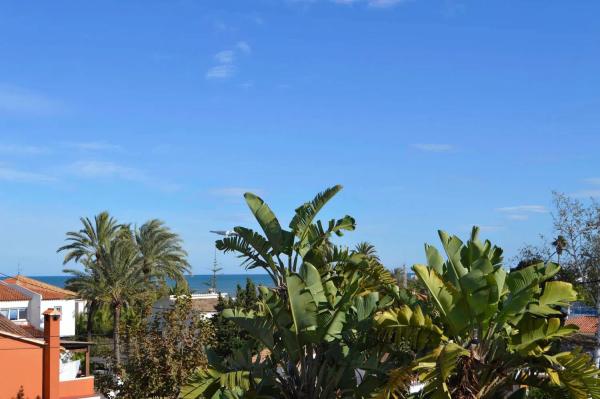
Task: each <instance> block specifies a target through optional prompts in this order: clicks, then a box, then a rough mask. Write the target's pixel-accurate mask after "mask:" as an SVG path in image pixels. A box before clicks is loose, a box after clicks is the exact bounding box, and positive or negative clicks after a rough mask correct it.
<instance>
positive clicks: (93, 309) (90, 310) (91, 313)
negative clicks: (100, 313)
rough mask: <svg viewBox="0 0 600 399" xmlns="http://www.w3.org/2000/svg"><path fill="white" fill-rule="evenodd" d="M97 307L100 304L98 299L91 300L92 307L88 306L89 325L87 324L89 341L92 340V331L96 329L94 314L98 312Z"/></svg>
mask: <svg viewBox="0 0 600 399" xmlns="http://www.w3.org/2000/svg"><path fill="white" fill-rule="evenodd" d="M97 307H98V304H97V303H96V301H91V302H90V307H89V308H88V314H87V326H86V330H87V341H88V342H92V332H93V330H94V314H95V313H96V308H97Z"/></svg>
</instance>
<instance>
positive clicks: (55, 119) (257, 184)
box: [0, 0, 600, 274]
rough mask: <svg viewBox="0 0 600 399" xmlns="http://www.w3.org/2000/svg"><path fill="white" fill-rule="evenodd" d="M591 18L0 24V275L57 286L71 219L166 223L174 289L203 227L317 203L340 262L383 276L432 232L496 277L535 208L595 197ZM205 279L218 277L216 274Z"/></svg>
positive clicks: (36, 12) (290, 14)
mask: <svg viewBox="0 0 600 399" xmlns="http://www.w3.org/2000/svg"><path fill="white" fill-rule="evenodd" d="M599 12H600V4H599V3H598V2H595V1H579V2H576V3H573V2H571V3H568V4H567V3H565V2H558V1H548V2H533V1H531V2H522V1H485V2H482V1H477V2H476V1H453V0H440V1H435V0H433V1H424V0H411V1H409V0H406V1H394V0H356V1H350V0H346V1H326V0H314V1H278V0H264V1H224V0H221V1H191V0H187V1H151V0H144V1H128V2H122V1H103V2H80V1H72V2H71V1H55V2H37V3H36V4H35V6H32V4H25V3H23V2H20V1H5V2H2V3H1V4H0V54H1V62H0V221H1V226H0V272H3V273H9V274H13V273H15V272H16V270H17V265H18V264H20V265H21V270H22V271H23V273H26V274H57V273H59V272H60V271H61V270H62V264H61V259H62V258H61V256H60V255H57V254H56V253H55V251H56V249H57V248H58V247H59V246H60V245H62V243H63V240H64V234H65V232H66V231H68V230H73V229H77V228H79V221H78V218H79V217H80V216H92V215H94V214H95V213H98V212H100V211H102V210H105V209H106V210H109V211H110V212H111V213H113V214H114V215H115V216H116V217H118V218H119V219H120V220H123V221H128V222H134V223H138V224H139V223H142V222H143V221H145V220H147V219H149V218H152V217H157V218H160V219H163V220H165V221H166V222H167V223H168V224H169V225H170V226H171V227H172V228H173V229H174V230H175V231H177V232H178V233H180V234H181V236H182V237H183V238H184V240H185V246H186V248H187V250H188V251H189V253H190V259H191V262H192V264H193V267H194V273H204V272H206V271H207V270H208V268H209V266H210V264H211V261H212V256H213V243H214V236H212V235H211V234H210V233H208V230H210V229H227V228H231V227H233V226H235V225H240V224H242V225H251V226H253V221H252V219H251V218H250V214H249V211H248V210H247V208H246V207H245V204H244V203H243V200H242V197H241V194H242V193H243V192H244V191H247V190H249V191H254V192H257V193H258V194H260V195H261V196H263V197H264V198H265V199H266V200H267V202H269V203H270V204H271V205H272V207H273V208H274V210H275V211H276V213H277V214H278V215H280V219H281V220H282V222H284V223H287V222H288V221H289V218H290V216H291V213H292V211H293V209H294V208H295V207H296V206H297V205H299V204H300V203H301V202H303V201H305V200H308V199H309V198H311V197H312V196H313V195H314V194H315V193H316V192H317V191H319V190H322V189H323V188H325V187H327V186H330V185H333V184H336V183H341V184H343V185H344V187H345V189H344V191H343V192H342V193H341V194H340V195H339V196H338V197H337V198H336V199H335V200H334V201H333V202H332V203H331V205H330V207H329V208H328V209H327V211H326V212H324V214H323V217H324V218H328V217H334V216H336V217H337V216H342V215H343V214H346V213H347V214H350V215H353V216H354V217H356V219H357V223H358V229H357V231H356V232H354V233H351V234H349V235H347V236H346V237H344V238H343V239H342V240H341V242H342V243H346V244H348V245H352V244H354V243H355V242H358V241H361V240H368V241H371V242H372V243H374V244H375V245H376V246H377V247H378V248H379V250H380V253H381V255H382V258H383V260H384V262H385V263H386V264H387V265H388V266H389V267H395V266H399V265H401V264H403V263H407V264H409V265H410V264H413V263H416V262H421V261H422V260H423V243H424V242H433V243H436V242H437V235H436V230H437V229H439V228H442V229H445V230H448V231H451V232H455V233H457V234H460V235H463V236H466V235H467V234H468V231H469V226H471V225H472V224H478V225H481V226H482V228H483V232H484V235H485V236H486V237H489V238H490V239H493V240H494V241H495V242H497V243H498V244H500V245H501V246H503V247H504V248H505V249H506V251H507V255H508V257H510V256H512V255H514V253H515V250H516V249H517V248H518V247H519V246H521V245H522V244H523V243H525V242H537V240H538V234H539V233H546V232H548V231H549V229H550V221H551V218H550V213H549V210H550V207H551V191H552V190H559V191H562V192H565V193H568V194H571V195H574V196H577V197H581V198H587V197H590V196H600V178H599V177H600V170H599V167H600V160H599V158H598V148H600V146H599V145H600V135H599V131H598V128H599V126H600V113H599V112H598V109H600V97H599V96H598V89H599V88H600V74H598V71H599V70H600V49H599V44H598V43H600V42H599V39H600V26H599V25H598V24H597V18H596V17H597V15H598V13H599ZM220 261H221V263H222V264H223V266H224V267H225V272H227V273H236V272H239V271H240V268H239V266H238V263H237V260H236V259H235V258H233V257H231V256H220Z"/></svg>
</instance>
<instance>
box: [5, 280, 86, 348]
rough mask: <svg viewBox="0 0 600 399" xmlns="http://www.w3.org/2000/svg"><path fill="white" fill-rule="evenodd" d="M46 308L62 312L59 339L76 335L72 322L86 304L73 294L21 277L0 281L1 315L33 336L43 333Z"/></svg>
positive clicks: (73, 322) (39, 335)
mask: <svg viewBox="0 0 600 399" xmlns="http://www.w3.org/2000/svg"><path fill="white" fill-rule="evenodd" d="M46 309H56V310H58V311H60V312H61V314H62V317H61V320H60V330H61V336H62V337H70V336H74V335H75V321H76V318H77V316H78V315H79V314H80V313H82V312H84V311H85V310H84V309H85V301H84V300H81V299H79V298H78V296H77V294H76V293H75V292H72V291H69V290H65V289H63V288H60V287H56V286H54V285H51V284H47V283H44V282H42V281H39V280H35V279H32V278H29V277H25V276H21V275H17V276H16V277H10V278H7V279H4V280H0V315H2V316H4V317H6V318H7V319H9V320H10V321H12V322H14V324H17V325H19V326H21V327H22V328H24V329H25V330H27V331H29V332H30V333H31V335H33V336H35V337H41V336H42V334H43V333H42V331H43V329H44V317H43V312H44V310H46Z"/></svg>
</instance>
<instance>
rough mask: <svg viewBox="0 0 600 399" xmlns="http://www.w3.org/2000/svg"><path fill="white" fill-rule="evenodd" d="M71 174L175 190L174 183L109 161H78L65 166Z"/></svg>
mask: <svg viewBox="0 0 600 399" xmlns="http://www.w3.org/2000/svg"><path fill="white" fill-rule="evenodd" d="M67 172H68V173H69V174H71V175H74V176H77V177H80V178H86V179H120V180H125V181H131V182H137V183H141V184H144V185H147V186H151V187H154V188H158V189H160V190H162V191H176V190H178V189H179V186H178V185H176V184H172V183H168V182H164V181H160V180H158V179H156V178H154V177H152V176H150V175H148V174H147V173H146V172H144V171H142V170H140V169H136V168H131V167H128V166H124V165H121V164H118V163H116V162H111V161H78V162H75V163H72V164H71V165H69V166H68V167H67Z"/></svg>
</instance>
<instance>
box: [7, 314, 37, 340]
mask: <svg viewBox="0 0 600 399" xmlns="http://www.w3.org/2000/svg"><path fill="white" fill-rule="evenodd" d="M0 331H4V332H7V333H9V334H14V335H18V336H20V337H25V338H33V335H32V334H30V333H29V332H27V331H26V330H24V329H23V328H21V327H19V326H18V325H16V324H15V323H13V322H12V321H10V320H8V319H7V318H6V317H4V316H2V315H0Z"/></svg>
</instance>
